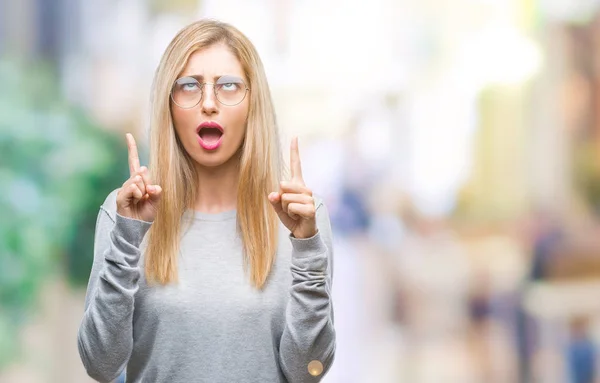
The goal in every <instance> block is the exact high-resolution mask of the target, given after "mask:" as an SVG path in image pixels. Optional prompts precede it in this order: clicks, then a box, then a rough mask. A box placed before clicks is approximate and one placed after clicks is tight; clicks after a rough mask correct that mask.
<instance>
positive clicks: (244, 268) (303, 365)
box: [78, 20, 335, 383]
mask: <svg viewBox="0 0 600 383" xmlns="http://www.w3.org/2000/svg"><path fill="white" fill-rule="evenodd" d="M150 137H151V139H150V164H149V169H148V168H146V167H144V166H142V167H140V163H139V159H138V154H137V149H136V144H135V141H134V139H133V137H132V136H131V135H127V142H128V148H129V168H130V173H131V177H130V178H129V179H128V180H127V181H126V182H125V183H124V184H123V186H122V187H121V188H119V189H117V190H115V191H113V192H112V193H111V194H110V195H109V196H108V198H107V199H106V201H105V202H104V204H103V205H102V206H101V209H100V212H99V215H98V220H97V223H96V238H95V244H94V264H93V267H92V272H91V276H90V281H89V285H88V290H87V295H86V301H85V314H84V317H83V320H82V323H81V326H80V328H79V334H78V346H79V353H80V355H81V359H82V361H83V364H84V365H85V368H86V370H87V372H88V374H89V375H90V376H91V377H93V378H94V379H96V380H99V381H110V380H112V379H114V378H116V377H117V376H118V375H119V373H120V371H122V370H123V369H124V368H125V367H126V372H127V380H128V381H131V382H186V383H187V382H261V383H263V382H286V381H288V382H316V381H319V380H320V379H321V378H322V377H323V375H324V374H325V373H326V372H327V370H328V369H329V367H330V366H331V363H332V362H333V358H334V353H335V331H334V327H333V308H332V302H331V276H332V266H333V265H332V239H331V229H330V223H329V217H328V213H327V209H326V207H325V205H324V204H323V202H322V201H321V200H320V199H318V198H313V196H312V192H311V190H310V189H309V188H308V187H307V186H306V185H305V184H304V182H303V180H302V170H301V165H300V157H299V153H298V142H297V139H296V140H293V141H292V145H291V155H290V159H291V162H290V168H291V179H290V180H289V181H285V182H280V166H281V165H280V164H281V160H280V157H281V155H280V151H279V145H278V140H279V138H278V133H277V130H276V125H275V114H274V109H273V104H272V102H271V96H270V92H269V88H268V85H267V80H266V77H265V73H264V69H263V66H262V63H261V60H260V58H259V57H258V54H257V52H256V50H255V48H254V46H253V45H252V43H251V42H250V41H249V40H248V39H247V38H246V37H245V36H244V35H243V34H242V33H240V32H239V31H238V30H237V29H235V28H233V27H232V26H230V25H228V24H225V23H221V22H217V21H209V20H202V21H199V22H196V23H193V24H191V25H189V26H187V27H185V28H184V29H183V30H181V31H180V32H179V33H178V34H177V36H175V38H174V39H173V41H172V42H171V43H170V45H169V46H168V47H167V49H166V51H165V53H164V55H163V57H162V59H161V62H160V64H159V67H158V70H157V72H156V76H155V79H154V84H153V91H152V117H151V136H150Z"/></svg>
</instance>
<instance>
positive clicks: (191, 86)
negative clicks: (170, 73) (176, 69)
mask: <svg viewBox="0 0 600 383" xmlns="http://www.w3.org/2000/svg"><path fill="white" fill-rule="evenodd" d="M176 84H177V89H179V90H181V91H183V92H197V91H199V90H200V84H198V81H196V79H195V78H193V77H183V78H180V79H179V80H177V81H176Z"/></svg>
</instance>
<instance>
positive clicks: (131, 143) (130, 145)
mask: <svg viewBox="0 0 600 383" xmlns="http://www.w3.org/2000/svg"><path fill="white" fill-rule="evenodd" d="M126 138H127V152H128V153H129V175H131V176H133V175H134V174H135V172H137V171H138V170H139V168H140V157H139V156H138V150H137V145H136V144H135V139H134V138H133V136H132V135H131V134H130V133H127V134H126Z"/></svg>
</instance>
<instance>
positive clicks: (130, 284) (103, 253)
mask: <svg viewBox="0 0 600 383" xmlns="http://www.w3.org/2000/svg"><path fill="white" fill-rule="evenodd" d="M115 201H116V191H114V192H113V193H111V194H110V195H109V197H108V198H107V199H106V201H105V203H104V204H103V205H102V206H101V208H100V212H99V213H98V218H97V221H96V232H95V238H94V263H93V265H92V272H91V275H90V279H89V283H88V288H87V293H86V297H85V312H84V315H83V319H82V321H81V324H80V327H79V332H78V336H77V338H78V339H77V340H78V348H79V355H80V357H81V360H82V362H83V365H84V366H85V369H86V371H87V373H88V375H89V376H91V377H92V378H94V379H95V380H97V381H100V382H110V381H112V380H113V379H115V378H116V377H117V376H118V375H119V373H120V372H121V371H122V370H123V368H124V367H125V366H126V364H127V362H128V360H129V357H130V355H131V351H132V348H133V309H134V295H135V293H136V292H137V290H138V280H139V276H140V273H139V268H138V260H139V258H140V249H139V247H140V244H141V242H142V239H143V238H144V235H145V234H146V232H147V231H148V229H149V228H150V226H151V223H150V222H144V221H139V220H135V219H130V218H126V217H123V216H121V215H119V214H117V213H116V202H115Z"/></svg>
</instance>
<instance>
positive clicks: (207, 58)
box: [181, 44, 245, 79]
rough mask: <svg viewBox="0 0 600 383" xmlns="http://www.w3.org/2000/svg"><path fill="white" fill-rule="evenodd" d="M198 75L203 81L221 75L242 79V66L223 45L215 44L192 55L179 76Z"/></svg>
mask: <svg viewBox="0 0 600 383" xmlns="http://www.w3.org/2000/svg"><path fill="white" fill-rule="evenodd" d="M194 75H199V76H202V77H204V78H205V79H208V78H213V77H219V76H222V75H236V76H238V77H241V78H244V77H245V76H244V70H243V68H242V64H241V63H240V62H239V60H238V59H237V57H235V55H234V54H233V53H232V52H231V50H230V49H229V48H228V47H227V46H226V45H224V44H215V45H211V46H209V47H206V48H203V49H200V50H198V51H196V52H194V53H192V54H191V55H190V57H189V59H188V61H187V63H186V66H185V68H184V69H183V71H182V72H181V76H194Z"/></svg>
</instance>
